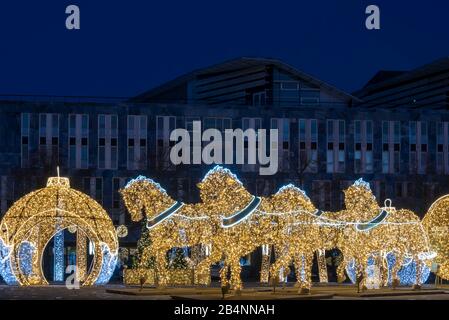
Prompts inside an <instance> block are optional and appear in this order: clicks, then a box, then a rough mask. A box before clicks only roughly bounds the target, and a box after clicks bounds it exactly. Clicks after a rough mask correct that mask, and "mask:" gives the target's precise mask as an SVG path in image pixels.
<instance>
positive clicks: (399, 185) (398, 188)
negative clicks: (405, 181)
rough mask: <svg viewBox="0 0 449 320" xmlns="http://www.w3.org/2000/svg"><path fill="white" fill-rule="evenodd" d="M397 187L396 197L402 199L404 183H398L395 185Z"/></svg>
mask: <svg viewBox="0 0 449 320" xmlns="http://www.w3.org/2000/svg"><path fill="white" fill-rule="evenodd" d="M395 187H396V190H395V191H396V197H397V198H402V183H396V185H395Z"/></svg>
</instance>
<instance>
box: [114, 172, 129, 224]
mask: <svg viewBox="0 0 449 320" xmlns="http://www.w3.org/2000/svg"><path fill="white" fill-rule="evenodd" d="M125 184H126V178H119V177H114V178H112V221H113V222H114V224H115V225H121V224H125V223H126V221H125V220H126V219H125V217H126V216H125V206H124V204H123V201H122V197H121V196H120V193H119V191H120V189H122V188H123V187H124V186H125Z"/></svg>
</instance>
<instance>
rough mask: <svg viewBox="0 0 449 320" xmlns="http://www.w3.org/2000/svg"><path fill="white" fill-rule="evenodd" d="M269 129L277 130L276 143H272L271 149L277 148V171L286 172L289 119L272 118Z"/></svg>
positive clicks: (288, 153)
mask: <svg viewBox="0 0 449 320" xmlns="http://www.w3.org/2000/svg"><path fill="white" fill-rule="evenodd" d="M271 129H276V130H278V141H277V143H276V142H274V143H275V145H274V146H273V149H276V147H277V149H278V152H279V155H278V157H279V170H280V171H285V170H288V169H289V167H290V161H289V160H290V119H287V118H272V119H271Z"/></svg>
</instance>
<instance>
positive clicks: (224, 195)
mask: <svg viewBox="0 0 449 320" xmlns="http://www.w3.org/2000/svg"><path fill="white" fill-rule="evenodd" d="M198 188H199V190H200V197H201V202H199V203H196V204H184V203H180V202H177V201H176V200H174V199H172V198H171V197H170V196H169V195H168V194H167V192H166V191H165V190H164V189H163V188H162V187H161V186H160V185H159V184H157V183H156V182H154V181H153V180H151V179H148V178H145V177H142V176H140V177H138V178H137V179H135V180H132V181H130V182H129V183H128V184H127V186H126V187H125V188H124V189H122V190H121V194H122V196H123V199H124V201H125V205H126V207H127V209H128V211H129V212H130V214H131V217H132V219H133V220H134V221H140V220H141V219H142V218H143V213H144V214H145V215H146V221H147V222H146V226H147V228H148V230H149V233H150V237H151V244H150V245H148V246H147V247H145V249H144V252H143V254H142V256H141V259H140V263H141V265H143V264H144V263H145V261H147V260H148V259H149V258H150V257H154V258H155V267H154V272H155V274H156V275H157V284H158V285H160V286H166V285H168V284H170V283H172V282H173V281H172V279H170V274H169V272H168V268H167V251H169V250H170V249H172V248H185V247H189V248H191V252H192V255H191V256H190V257H188V261H189V262H190V267H191V268H192V270H193V278H194V283H196V284H209V282H210V267H211V265H212V264H214V263H217V262H221V264H222V269H221V272H220V277H221V283H222V286H225V285H227V284H229V285H230V287H231V288H232V289H234V290H236V291H239V290H240V289H241V288H242V281H241V278H240V273H241V264H240V259H241V257H243V256H246V255H248V254H250V253H251V252H253V251H254V250H256V249H258V248H260V247H261V248H262V265H261V282H268V281H269V279H275V278H276V279H278V280H282V278H284V277H285V276H286V274H287V273H288V271H289V266H290V265H292V263H293V265H294V267H295V271H296V279H297V284H296V285H297V286H298V287H299V289H300V291H301V292H308V291H309V290H310V287H311V268H312V264H313V257H314V254H317V257H318V265H319V272H320V281H322V282H327V269H326V268H327V267H326V260H325V252H326V250H331V249H335V248H338V249H339V250H340V251H341V252H342V255H343V262H342V263H341V264H340V265H339V267H338V275H339V280H343V279H344V278H345V271H346V273H347V274H348V275H349V277H350V279H351V280H352V281H353V282H356V281H357V280H363V281H364V283H365V285H366V287H373V281H374V282H376V281H377V282H378V284H379V285H388V284H390V283H393V284H399V283H402V284H413V285H418V286H419V285H420V284H421V283H423V282H424V281H425V280H426V279H427V276H428V274H429V269H428V265H429V264H430V263H431V261H432V259H433V258H434V257H435V254H434V253H433V252H432V251H431V248H430V243H429V240H428V237H427V233H426V232H425V230H424V228H423V226H422V224H421V222H420V220H419V218H418V217H417V216H416V215H415V214H414V213H413V212H411V211H408V210H396V209H395V208H393V207H391V204H390V205H385V207H379V206H378V204H377V202H376V199H375V197H374V196H373V194H372V192H371V190H370V187H369V184H367V183H366V182H364V181H363V180H361V179H360V180H358V181H356V182H355V183H354V185H352V186H351V187H349V188H348V189H347V190H345V207H346V208H345V210H342V211H340V212H323V211H321V210H318V209H317V208H316V207H315V206H314V205H313V204H312V202H311V201H310V199H309V198H308V197H307V195H306V194H305V192H304V191H302V190H301V189H299V188H297V187H295V186H293V185H287V186H285V187H283V188H281V189H280V190H279V191H278V192H277V193H276V194H274V195H272V196H269V197H255V196H253V195H251V194H250V193H249V192H248V191H247V190H246V189H245V188H244V186H243V184H242V183H241V182H240V181H239V180H238V178H237V177H236V176H235V175H234V174H232V173H231V172H230V171H229V170H228V169H225V168H222V167H220V166H217V167H215V168H214V169H212V170H211V171H210V172H209V173H208V174H207V175H206V176H205V178H204V179H203V180H202V181H201V182H200V183H199V184H198ZM198 248H199V250H197V249H198ZM186 252H187V251H186ZM271 255H274V256H275V258H276V259H275V262H274V263H273V264H271V263H270V262H271V260H272V259H271ZM373 267H376V268H374V269H375V270H376V272H375V273H373V272H372V270H373ZM229 274H230V277H229V279H228V275H229ZM373 274H375V275H376V277H377V278H376V279H373Z"/></svg>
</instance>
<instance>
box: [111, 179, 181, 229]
mask: <svg viewBox="0 0 449 320" xmlns="http://www.w3.org/2000/svg"><path fill="white" fill-rule="evenodd" d="M120 193H121V195H122V197H123V200H124V202H125V205H126V208H127V209H128V211H129V213H130V214H131V219H132V220H133V221H140V220H142V218H143V213H145V214H146V216H147V217H148V218H151V217H152V216H154V215H157V214H159V213H161V212H163V211H164V210H165V209H167V208H168V207H170V206H171V205H173V203H174V200H173V199H172V198H171V197H170V196H169V195H168V194H167V192H166V191H165V190H164V189H163V188H162V187H161V186H160V185H159V184H158V183H156V182H154V181H153V180H151V179H149V178H146V177H143V176H139V177H137V178H136V179H134V180H131V181H130V182H128V184H127V185H126V186H125V187H124V188H123V189H121V190H120Z"/></svg>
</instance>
